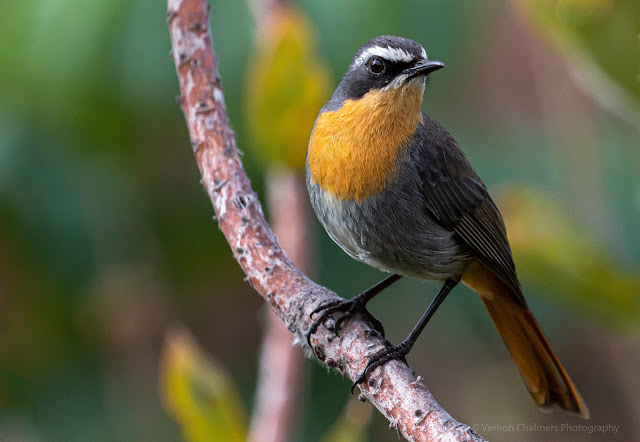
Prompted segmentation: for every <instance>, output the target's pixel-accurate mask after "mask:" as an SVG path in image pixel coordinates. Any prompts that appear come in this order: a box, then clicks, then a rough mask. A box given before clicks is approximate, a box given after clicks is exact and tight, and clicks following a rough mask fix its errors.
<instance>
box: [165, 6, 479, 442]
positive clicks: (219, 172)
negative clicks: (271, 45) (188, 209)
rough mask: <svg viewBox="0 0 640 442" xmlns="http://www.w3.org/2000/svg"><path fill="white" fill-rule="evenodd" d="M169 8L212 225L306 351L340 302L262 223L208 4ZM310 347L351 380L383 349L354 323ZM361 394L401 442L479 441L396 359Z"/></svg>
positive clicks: (174, 50)
mask: <svg viewBox="0 0 640 442" xmlns="http://www.w3.org/2000/svg"><path fill="white" fill-rule="evenodd" d="M168 8H169V19H168V22H169V30H170V34H171V42H172V55H173V59H174V62H175V65H176V68H177V72H178V79H179V82H180V91H181V94H182V95H181V98H180V102H181V105H182V109H183V112H184V115H185V119H186V122H187V127H188V129H189V134H190V137H191V145H192V146H198V148H197V149H195V157H196V161H197V163H198V167H199V168H200V172H201V174H202V183H203V185H204V187H205V189H206V190H207V193H208V195H209V198H210V199H211V202H212V204H213V207H214V210H215V212H216V215H217V218H218V226H219V228H220V230H222V233H223V234H224V235H225V237H226V238H227V241H228V242H229V245H230V246H231V250H232V251H233V254H234V257H235V258H236V260H237V261H238V263H239V264H240V266H241V267H242V270H243V271H244V272H245V274H246V275H247V280H248V281H249V283H250V284H251V285H252V286H253V287H254V288H255V289H256V291H257V292H258V293H259V294H260V295H261V296H262V297H264V298H265V299H266V300H267V302H268V303H269V305H270V306H271V308H272V309H273V311H274V312H276V314H277V315H278V316H279V317H280V319H282V321H284V323H285V324H286V325H287V328H288V329H289V330H290V331H292V332H293V333H295V334H296V336H297V339H298V341H299V342H300V343H301V344H302V345H305V344H304V342H305V340H304V338H303V336H304V333H305V331H306V330H307V329H308V327H309V325H310V321H311V320H310V317H309V315H310V313H311V312H312V311H313V310H314V309H315V308H316V307H318V306H319V305H320V304H321V303H325V302H328V301H331V300H335V299H339V298H338V296H337V295H336V294H335V293H333V292H332V291H330V290H328V289H326V288H324V287H321V286H319V285H318V284H316V283H314V282H313V281H311V280H310V279H309V278H307V277H306V276H305V275H304V274H303V273H302V272H301V271H300V270H298V269H297V268H296V267H295V266H294V265H293V264H292V263H291V261H290V260H289V258H288V257H287V256H286V255H285V254H284V253H283V251H282V250H281V249H280V247H279V246H278V243H277V241H276V239H275V237H274V235H273V233H272V232H271V230H270V229H269V227H268V226H267V223H266V221H265V220H264V216H263V214H262V208H261V206H260V203H259V201H258V199H257V196H256V194H255V193H254V192H253V190H252V189H251V186H250V184H249V180H248V178H247V176H246V174H245V173H244V170H243V168H242V164H241V163H240V159H239V157H238V152H237V148H236V143H235V136H234V133H233V131H232V130H231V129H230V127H229V121H228V118H227V115H226V111H225V106H224V97H223V94H222V89H221V86H220V77H219V74H218V69H217V64H216V59H215V57H214V55H213V50H212V48H211V39H210V37H209V30H208V18H207V13H208V10H209V7H208V5H207V3H206V2H205V0H169V1H168ZM311 341H312V345H313V351H314V353H315V355H316V356H317V357H318V359H319V360H320V361H321V362H322V363H323V364H325V365H326V366H328V367H330V368H334V369H336V370H338V371H339V372H340V373H342V374H343V375H345V376H347V377H348V378H349V379H352V380H353V379H356V378H357V377H358V376H359V375H360V372H361V371H362V370H363V369H364V367H365V365H366V362H367V357H368V356H369V355H371V354H373V353H374V352H376V351H378V350H380V349H382V348H383V346H384V341H383V339H382V338H381V337H380V336H378V335H377V334H376V333H375V332H373V331H372V330H371V328H370V327H369V326H368V325H367V323H366V322H364V320H362V318H359V317H356V318H353V319H351V320H349V321H347V322H346V323H345V324H343V327H342V328H341V331H340V337H336V335H335V334H334V333H333V332H331V331H329V330H328V329H327V328H325V327H320V328H319V329H318V331H317V333H315V334H314V335H313V337H312V340H311ZM345 388H346V387H345ZM360 389H361V391H362V394H361V397H362V398H363V399H366V400H369V401H370V402H371V403H372V404H373V405H374V406H375V407H376V408H377V409H378V410H380V412H381V413H382V414H383V415H384V416H385V417H386V418H387V419H388V420H389V421H390V426H391V427H392V428H397V430H398V431H399V432H400V433H401V434H402V435H403V436H404V437H405V438H407V439H408V440H414V441H425V440H477V441H480V440H483V439H482V438H481V437H480V436H478V435H477V434H476V433H475V432H474V431H473V430H472V429H471V428H470V427H469V426H468V425H465V424H461V423H459V422H457V421H456V420H454V419H453V418H452V417H451V416H450V415H449V414H448V413H447V412H446V411H445V410H444V409H442V407H440V405H439V404H438V403H437V402H436V401H435V399H434V398H433V396H432V395H431V393H430V392H429V390H428V389H427V388H426V387H425V386H424V385H423V384H422V382H421V379H420V378H418V380H416V379H415V378H414V376H413V374H412V371H411V369H410V368H409V367H407V366H406V365H404V364H403V363H401V362H399V361H391V362H389V363H387V364H385V365H384V366H382V367H379V368H377V369H375V370H374V371H373V372H372V373H371V374H370V376H369V382H367V383H365V384H364V385H361V386H360Z"/></svg>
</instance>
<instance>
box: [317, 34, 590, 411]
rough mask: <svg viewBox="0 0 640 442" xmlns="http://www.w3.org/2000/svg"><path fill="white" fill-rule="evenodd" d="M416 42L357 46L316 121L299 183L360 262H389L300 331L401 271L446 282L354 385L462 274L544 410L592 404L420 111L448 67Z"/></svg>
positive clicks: (395, 352)
mask: <svg viewBox="0 0 640 442" xmlns="http://www.w3.org/2000/svg"><path fill="white" fill-rule="evenodd" d="M444 66H445V65H444V63H442V62H440V61H435V60H430V59H429V58H428V57H427V53H426V52H425V49H424V48H423V47H422V46H421V45H420V44H419V43H417V42H415V41H413V40H410V39H406V38H402V37H397V36H389V35H383V36H379V37H376V38H373V39H372V40H370V41H369V42H367V43H365V44H364V45H363V46H361V47H360V48H359V49H358V50H357V51H356V53H355V55H354V56H353V59H352V61H351V63H350V65H349V67H348V69H347V71H346V73H345V74H344V77H343V78H342V80H341V81H340V83H339V84H338V86H337V87H336V89H335V91H334V93H333V94H332V95H331V97H330V98H329V100H328V101H327V103H326V104H325V105H324V106H323V107H322V108H321V109H320V111H319V113H318V116H317V118H316V121H315V124H314V126H313V129H312V131H311V136H310V139H309V144H308V149H307V159H306V178H305V180H306V186H307V190H308V193H309V198H310V201H311V205H312V207H313V210H314V212H315V214H316V216H317V218H318V219H319V221H320V223H321V224H322V226H323V227H324V229H325V230H326V232H327V233H328V235H329V236H330V237H331V239H333V241H334V242H336V243H337V244H338V245H339V246H340V247H341V248H342V250H344V252H346V253H347V254H348V255H349V256H350V257H352V258H354V259H356V260H357V261H360V262H363V263H365V264H368V265H369V266H372V267H374V268H377V269H379V270H382V271H384V272H388V273H390V275H389V276H388V277H387V278H385V279H384V280H382V281H381V282H380V283H378V284H376V285H374V286H373V287H371V288H369V289H368V290H366V291H364V292H362V293H360V294H359V295H357V296H355V297H354V298H352V299H350V300H338V301H331V302H328V303H325V304H322V305H320V306H319V307H318V308H316V309H315V310H314V311H313V312H312V313H311V320H312V321H313V318H314V317H315V318H316V319H315V321H313V322H312V325H311V326H310V328H309V329H308V331H307V342H308V343H310V342H311V336H312V335H313V333H315V332H316V331H317V329H318V327H319V326H320V325H322V324H324V322H325V320H326V319H327V317H329V316H330V315H338V314H340V316H339V317H338V318H337V319H335V322H334V327H333V328H334V331H335V332H336V333H337V332H338V329H339V327H340V325H341V324H342V323H343V322H344V321H345V320H347V319H348V318H350V317H352V316H353V315H355V314H357V313H360V314H363V315H365V316H366V317H367V318H368V320H369V321H370V322H371V325H372V326H373V328H375V329H376V330H378V331H379V332H380V333H381V334H382V335H383V336H384V328H383V327H382V323H381V322H380V321H379V320H378V319H376V318H375V317H374V316H373V315H371V313H369V312H368V310H367V309H366V304H367V302H368V301H370V300H371V299H372V298H373V297H374V296H376V295H378V294H379V293H380V292H382V291H383V290H384V289H385V288H387V287H388V286H389V285H391V284H393V283H394V282H396V281H397V280H399V279H400V278H401V277H412V278H418V279H421V280H436V281H441V282H442V283H443V285H442V288H441V290H440V291H439V292H438V294H437V295H436V296H435V298H434V299H433V301H432V302H431V304H430V305H429V307H428V308H427V310H426V311H425V312H424V314H423V316H422V317H421V318H420V320H419V321H418V323H417V324H416V326H415V327H414V328H413V330H412V331H411V333H410V334H409V335H408V336H407V338H406V339H405V340H404V341H403V342H402V343H401V344H399V345H397V346H394V345H392V344H390V343H388V341H387V346H386V347H385V348H384V349H382V350H381V351H379V352H377V353H376V354H374V355H372V356H370V357H369V359H368V362H367V365H366V368H365V369H364V370H363V372H362V374H361V375H360V377H359V378H358V379H356V381H355V382H354V384H353V386H352V391H353V388H354V387H355V386H356V385H357V384H359V383H361V382H363V381H364V380H366V378H367V376H368V375H369V373H370V372H371V371H372V370H373V369H374V368H376V367H378V366H380V365H382V364H384V363H386V362H387V361H389V360H392V359H401V360H403V361H405V362H406V359H405V356H406V355H407V354H408V353H409V352H410V350H411V348H412V347H413V345H414V344H415V342H416V340H417V338H418V336H419V335H420V333H421V332H422V331H423V329H424V327H425V326H426V324H427V322H428V321H429V319H430V318H431V317H432V315H433V314H434V313H435V311H436V310H437V308H438V307H439V306H440V305H441V303H442V302H443V301H444V299H445V298H446V297H447V295H448V294H449V293H450V292H451V290H452V289H453V288H454V287H455V286H456V285H457V284H458V283H459V282H462V283H463V284H465V285H467V286H468V287H470V288H471V289H472V290H473V291H475V292H476V293H477V294H478V295H479V296H480V299H481V300H482V302H483V303H484V306H485V307H486V309H487V311H488V313H489V315H490V316H491V318H492V320H493V323H494V324H495V326H496V328H497V329H498V332H499V334H500V335H501V337H502V340H503V341H504V343H505V345H506V348H507V350H508V352H509V354H510V356H511V358H512V359H513V361H514V362H515V364H516V365H517V367H518V368H519V370H520V374H521V376H522V378H523V380H524V383H525V386H526V388H527V389H528V391H529V393H530V394H531V396H532V397H533V399H534V400H535V402H536V404H537V406H538V407H539V408H540V409H541V410H542V411H548V410H550V409H553V408H554V407H556V406H557V407H559V408H560V409H563V410H565V411H567V412H569V413H573V414H577V415H579V416H581V417H584V418H588V417H589V410H588V408H587V405H586V403H585V402H584V400H583V399H582V397H581V396H580V393H579V392H578V390H577V388H576V387H575V386H574V384H573V382H572V381H571V379H570V378H569V375H568V374H567V372H566V370H565V369H564V367H563V366H562V364H561V363H560V361H559V360H558V358H557V357H556V355H555V354H554V352H553V350H552V349H551V346H550V344H549V342H548V341H547V339H546V338H545V336H544V334H543V333H542V330H541V328H540V326H539V324H538V322H537V320H536V318H535V317H534V315H533V313H532V312H531V310H530V309H529V307H528V305H527V302H526V301H525V298H524V296H523V293H522V288H521V285H520V282H519V280H518V276H517V274H516V268H515V264H514V261H513V257H512V252H511V248H510V245H509V242H508V240H507V234H506V229H505V225H504V222H503V220H502V216H501V214H500V211H499V210H498V208H497V206H496V204H495V203H494V201H493V200H492V198H491V196H490V195H489V192H488V191H487V188H486V186H485V185H484V183H483V182H482V180H481V179H480V177H479V176H478V175H477V173H476V172H475V171H474V169H473V167H472V166H471V164H470V162H469V160H468V159H467V157H466V156H465V154H464V152H463V151H462V149H461V148H460V147H459V146H458V144H457V142H456V141H455V139H454V138H453V137H452V136H451V135H450V134H449V132H447V131H446V130H445V129H444V128H443V126H441V125H440V124H439V123H438V122H437V121H435V120H434V119H432V118H431V117H429V116H428V115H427V114H426V113H424V112H423V111H422V103H423V96H424V91H425V86H426V83H427V78H428V76H429V74H431V73H432V72H434V71H437V70H439V69H441V68H443V67H444Z"/></svg>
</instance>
